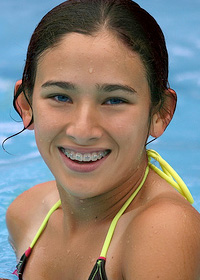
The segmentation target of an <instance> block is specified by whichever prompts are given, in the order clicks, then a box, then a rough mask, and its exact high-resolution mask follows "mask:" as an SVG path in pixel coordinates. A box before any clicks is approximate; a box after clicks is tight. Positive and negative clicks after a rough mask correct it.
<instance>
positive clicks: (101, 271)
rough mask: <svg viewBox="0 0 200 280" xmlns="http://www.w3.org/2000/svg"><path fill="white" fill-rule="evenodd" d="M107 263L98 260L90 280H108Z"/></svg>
mask: <svg viewBox="0 0 200 280" xmlns="http://www.w3.org/2000/svg"><path fill="white" fill-rule="evenodd" d="M105 263H106V261H105V260H104V259H98V260H97V262H96V264H95V266H94V267H93V270H92V272H91V274H90V277H89V278H88V280H108V278H107V276H106V271H105Z"/></svg>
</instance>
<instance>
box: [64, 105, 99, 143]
mask: <svg viewBox="0 0 200 280" xmlns="http://www.w3.org/2000/svg"><path fill="white" fill-rule="evenodd" d="M71 113H72V112H71ZM102 134H103V129H102V126H101V125H100V119H99V116H98V112H97V110H96V108H95V107H94V106H91V104H87V103H85V104H81V105H80V106H77V108H76V109H74V110H73V113H72V115H71V116H70V121H69V123H68V124H67V127H66V135H67V136H68V137H69V138H71V139H72V140H73V142H74V143H76V144H78V145H90V144H92V143H94V142H95V141H97V140H99V139H100V138H101V137H102Z"/></svg>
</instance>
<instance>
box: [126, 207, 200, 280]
mask: <svg viewBox="0 0 200 280" xmlns="http://www.w3.org/2000/svg"><path fill="white" fill-rule="evenodd" d="M134 227H136V228H137V229H134V228H130V229H129V233H127V235H126V239H128V238H129V239H130V240H129V241H130V242H129V243H127V244H128V246H126V247H125V256H124V257H125V258H126V262H125V265H124V266H123V271H124V276H125V277H124V279H126V280H133V279H138V280H146V279H148V280H154V279H162V280H165V279H166V280H169V279H170V280H199V279H200V215H199V213H197V212H196V210H194V209H193V208H192V207H191V208H190V207H189V208H187V207H181V206H177V205H171V204H169V205H158V206H156V207H152V209H149V210H147V213H144V214H142V215H141V217H140V218H138V221H136V222H135V223H134Z"/></svg>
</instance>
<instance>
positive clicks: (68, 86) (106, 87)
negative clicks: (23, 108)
mask: <svg viewBox="0 0 200 280" xmlns="http://www.w3.org/2000/svg"><path fill="white" fill-rule="evenodd" d="M48 87H59V88H62V89H64V90H76V89H77V87H76V86H75V85H74V84H73V83H71V82H64V81H47V82H45V83H44V84H43V85H42V88H48ZM96 87H97V90H98V91H100V92H113V91H117V90H121V91H126V92H128V93H131V94H135V93H136V90H135V89H134V88H132V87H130V86H128V85H123V84H102V85H99V84H96Z"/></svg>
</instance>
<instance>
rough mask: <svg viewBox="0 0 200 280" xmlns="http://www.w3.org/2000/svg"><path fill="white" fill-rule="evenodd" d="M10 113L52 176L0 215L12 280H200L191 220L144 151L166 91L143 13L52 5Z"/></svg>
mask: <svg viewBox="0 0 200 280" xmlns="http://www.w3.org/2000/svg"><path fill="white" fill-rule="evenodd" d="M14 106H15V108H16V110H17V112H18V113H19V114H20V116H21V117H22V120H23V123H24V129H34V132H35V138H36V143H37V146H38V149H39V151H40V153H41V155H42V157H43V159H44V160H45V162H46V164H47V165H48V167H49V168H50V170H51V172H52V173H53V175H54V177H55V181H51V182H46V183H43V184H40V185H37V186H34V187H33V188H31V189H29V190H28V191H26V192H25V193H23V194H22V195H20V196H19V197H18V198H17V199H16V200H15V201H14V202H13V203H12V204H11V205H10V207H9V209H8V211H7V226H8V229H9V232H10V242H11V244H12V246H13V248H14V250H15V251H16V255H17V258H19V259H20V261H19V263H18V266H17V270H16V272H15V273H16V274H17V275H18V276H19V279H24V280H28V279H29V280H31V279H34V280H35V279H37V280H47V279H48V280H51V279H60V280H61V279H65V280H72V279H73V280H74V279H82V280H85V279H89V280H95V279H103V280H106V279H108V280H122V279H123V280H124V279H125V280H133V279H138V280H146V279H148V280H153V279H162V280H164V279H166V280H169V279H170V280H173V279H174V280H175V279H176V280H178V279H180V280H198V279H199V278H200V235H199V232H200V216H199V213H198V212H197V211H196V210H195V209H194V208H193V207H192V206H191V205H190V203H189V202H191V203H192V197H191V195H190V193H189V191H188V190H187V188H186V186H185V185H184V183H183V182H182V180H181V179H180V178H179V177H178V175H177V174H176V173H175V172H174V171H173V170H172V169H171V168H170V167H169V166H168V165H167V163H166V162H165V161H164V160H162V158H161V157H160V156H159V155H158V154H157V153H156V152H154V151H147V150H146V144H147V139H148V137H149V136H150V135H151V136H153V137H155V138H158V137H159V136H160V135H162V133H163V132H164V130H165V129H166V127H167V125H168V124H169V123H170V121H171V119H172V117H173V113H174V110H175V106H176V93H175V92H174V91H173V90H172V89H170V88H169V85H168V55H167V50H166V46H165V40H164V36H163V33H162V31H161V29H160V27H159V26H158V24H157V23H156V21H155V20H154V19H153V18H152V17H151V16H150V15H149V14H148V13H147V12H146V11H145V10H143V9H142V8H141V7H140V6H139V5H137V4H136V3H135V2H133V1H131V0H69V1H66V2H64V3H62V4H60V5H59V6H57V7H55V8H54V9H53V10H52V11H50V12H49V13H48V14H47V15H46V16H45V17H44V18H43V19H42V20H41V22H40V23H39V25H38V26H37V28H36V29H35V31H34V33H33V35H32V38H31V40H30V44H29V47H28V52H27V59H26V64H25V68H24V73H23V77H22V80H21V81H19V82H18V83H17V84H16V87H15V97H14ZM152 157H153V158H155V159H157V160H158V161H159V162H160V163H161V165H162V166H163V169H164V171H165V173H163V172H161V171H159V170H158V169H156V168H155V167H154V166H153V165H152V164H151V163H150V159H151V158H152ZM169 173H172V175H173V176H174V177H175V179H176V182H175V181H174V180H173V179H172V177H170V175H169ZM169 183H170V184H171V185H173V186H175V188H177V189H178V191H179V192H180V193H181V194H182V195H181V194H179V193H178V192H177V191H175V190H174V189H173V188H172V187H171V186H170V184H169ZM185 198H187V200H188V201H189V202H188V201H187V200H186V199H185ZM24 252H25V253H24ZM21 256H22V257H21Z"/></svg>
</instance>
